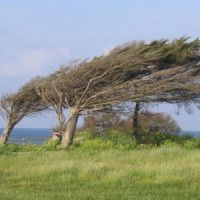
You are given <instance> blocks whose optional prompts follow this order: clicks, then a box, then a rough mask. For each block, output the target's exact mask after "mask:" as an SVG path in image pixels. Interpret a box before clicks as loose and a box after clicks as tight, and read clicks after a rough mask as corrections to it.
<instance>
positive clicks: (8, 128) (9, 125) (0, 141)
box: [0, 122, 15, 144]
mask: <svg viewBox="0 0 200 200" xmlns="http://www.w3.org/2000/svg"><path fill="white" fill-rule="evenodd" d="M14 126H15V123H11V122H8V123H7V125H6V127H5V128H4V130H3V132H2V134H1V137H0V144H6V143H7V141H8V138H9V136H10V133H11V131H12V130H13V128H14Z"/></svg>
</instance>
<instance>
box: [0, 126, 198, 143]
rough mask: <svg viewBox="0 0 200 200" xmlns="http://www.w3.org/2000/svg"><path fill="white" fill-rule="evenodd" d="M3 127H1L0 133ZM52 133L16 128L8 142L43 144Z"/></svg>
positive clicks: (37, 129) (40, 129) (43, 130)
mask: <svg viewBox="0 0 200 200" xmlns="http://www.w3.org/2000/svg"><path fill="white" fill-rule="evenodd" d="M2 131H3V128H0V133H1V132H2ZM178 134H180V135H184V134H189V135H192V136H194V137H200V131H189V130H188V131H186V130H185V131H180V133H178ZM51 135H52V132H51V130H50V129H46V128H14V129H13V131H12V133H11V136H10V138H9V141H8V143H14V144H42V143H44V142H45V141H46V140H48V139H49V138H50V137H51Z"/></svg>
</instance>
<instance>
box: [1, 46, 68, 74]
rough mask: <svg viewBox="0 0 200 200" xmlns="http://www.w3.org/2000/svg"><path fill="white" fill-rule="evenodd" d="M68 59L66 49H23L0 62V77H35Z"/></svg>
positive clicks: (53, 68)
mask: <svg viewBox="0 0 200 200" xmlns="http://www.w3.org/2000/svg"><path fill="white" fill-rule="evenodd" d="M68 58H69V51H68V49H67V48H63V47H57V48H35V49H23V50H21V51H20V52H17V53H16V54H15V55H14V56H11V57H9V58H8V59H7V60H4V61H3V62H0V76H1V77H16V76H35V75H40V74H43V73H45V72H51V71H53V70H55V66H58V65H61V64H63V63H65V62H66V61H67V59H68Z"/></svg>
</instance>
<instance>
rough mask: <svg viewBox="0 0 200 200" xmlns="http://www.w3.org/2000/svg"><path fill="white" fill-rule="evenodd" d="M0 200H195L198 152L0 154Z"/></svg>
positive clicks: (199, 193)
mask: <svg viewBox="0 0 200 200" xmlns="http://www.w3.org/2000/svg"><path fill="white" fill-rule="evenodd" d="M0 199H1V200H56V199H70V200H86V199H87V200H89V199H92V200H93V199H94V200H98V199H102V200H115V199H123V200H126V199H134V200H137V199H138V200H151V199H152V200H169V199H170V200H179V199H181V200H184V199H185V200H188V199H190V200H192V199H195V200H197V199H200V151H199V150H186V149H181V148H177V147H171V148H166V147H160V148H157V149H148V150H147V149H146V150H145V149H144V150H132V151H118V150H107V151H102V152H101V151H76V150H72V151H68V152H64V151H58V152H22V153H20V152H18V153H11V154H2V155H0Z"/></svg>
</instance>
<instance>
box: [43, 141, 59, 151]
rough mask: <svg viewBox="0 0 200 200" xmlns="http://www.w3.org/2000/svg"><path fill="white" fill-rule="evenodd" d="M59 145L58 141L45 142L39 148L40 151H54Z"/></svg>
mask: <svg viewBox="0 0 200 200" xmlns="http://www.w3.org/2000/svg"><path fill="white" fill-rule="evenodd" d="M59 144H60V141H59V140H54V141H53V140H51V139H49V140H47V141H46V142H45V143H44V144H43V145H42V146H41V149H42V150H43V151H56V150H58V149H59Z"/></svg>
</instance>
